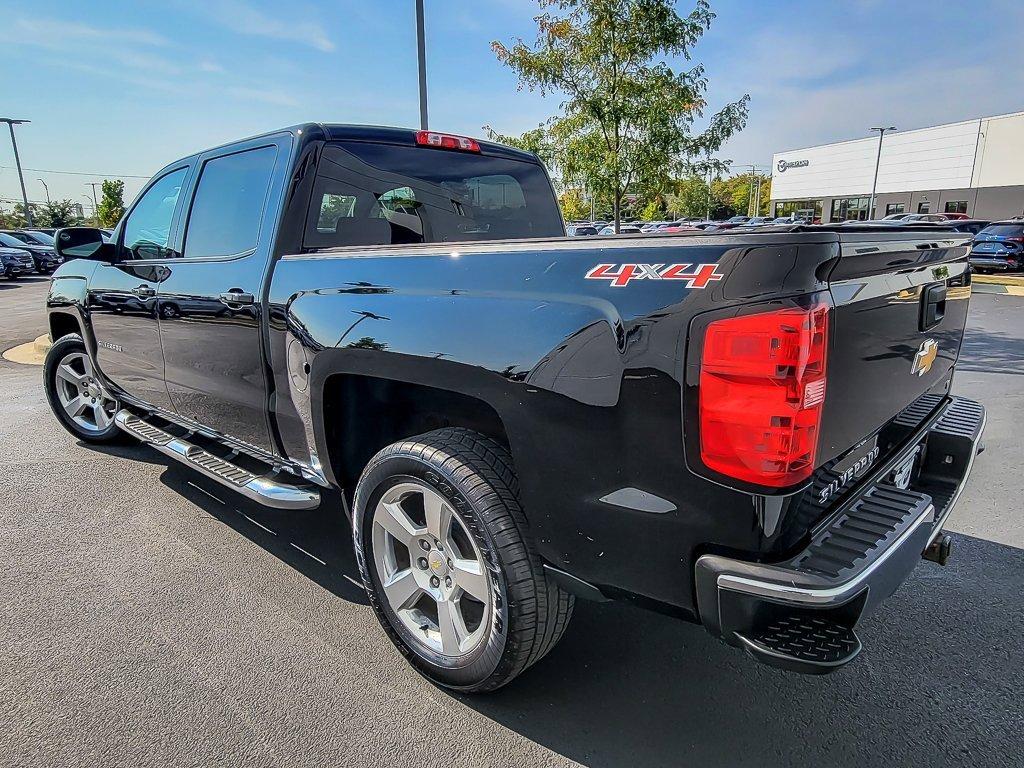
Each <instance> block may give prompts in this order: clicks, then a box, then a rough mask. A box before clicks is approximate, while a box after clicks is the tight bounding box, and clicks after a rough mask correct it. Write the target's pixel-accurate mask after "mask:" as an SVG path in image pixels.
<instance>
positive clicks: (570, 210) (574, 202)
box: [558, 189, 590, 221]
mask: <svg viewBox="0 0 1024 768" xmlns="http://www.w3.org/2000/svg"><path fill="white" fill-rule="evenodd" d="M558 204H559V205H560V206H561V208H562V218H563V219H565V220H566V221H582V220H584V219H589V218H590V203H589V202H588V201H587V200H586V199H585V198H584V197H583V193H582V192H580V190H578V189H567V190H566V191H565V192H563V193H562V194H560V195H559V196H558Z"/></svg>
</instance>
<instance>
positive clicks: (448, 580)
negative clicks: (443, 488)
mask: <svg viewBox="0 0 1024 768" xmlns="http://www.w3.org/2000/svg"><path fill="white" fill-rule="evenodd" d="M372 535H373V559H374V565H375V567H376V570H377V576H378V578H379V579H380V582H381V585H382V587H383V596H384V598H385V599H386V600H387V602H388V605H389V606H390V607H391V610H392V611H393V612H394V614H395V615H396V616H397V617H398V619H399V621H401V622H402V624H403V625H404V626H405V627H406V629H408V630H409V633H410V634H411V635H412V636H413V638H415V640H416V642H417V643H419V644H420V645H422V646H424V647H425V648H427V649H429V650H431V651H434V652H436V653H441V654H444V655H445V656H451V657H456V656H464V655H466V654H468V653H471V652H472V651H473V650H475V649H476V648H477V647H478V646H479V645H480V644H481V643H482V642H484V641H485V640H486V636H487V626H488V622H489V620H490V617H491V615H492V612H493V596H492V595H493V590H492V588H491V580H490V575H489V574H488V571H487V568H486V567H485V565H484V559H483V555H482V554H481V552H480V548H479V547H478V546H477V544H476V542H475V541H474V540H473V537H472V535H471V534H470V533H469V531H468V530H467V529H466V526H465V524H464V523H463V522H462V520H461V518H460V517H459V515H457V514H456V513H455V511H454V510H453V509H452V507H451V505H450V504H449V503H448V501H447V500H446V499H445V498H444V497H443V496H441V495H440V494H439V493H438V492H437V491H435V490H433V489H432V488H429V487H428V486H426V485H424V484H422V483H419V482H413V481H407V482H402V483H399V484H397V485H395V486H392V487H391V488H389V489H388V490H387V491H386V492H385V494H384V495H383V496H382V497H381V499H380V501H379V502H377V506H376V507H375V509H374V512H373V534H372Z"/></svg>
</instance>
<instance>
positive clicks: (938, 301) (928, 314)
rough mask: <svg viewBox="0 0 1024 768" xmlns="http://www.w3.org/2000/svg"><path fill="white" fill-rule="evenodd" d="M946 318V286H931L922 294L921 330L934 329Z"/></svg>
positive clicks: (943, 284) (936, 284)
mask: <svg viewBox="0 0 1024 768" xmlns="http://www.w3.org/2000/svg"><path fill="white" fill-rule="evenodd" d="M945 316H946V284H945V283H935V284H934V285H929V286H928V287H927V288H925V289H924V291H922V294H921V330H922V331H927V330H928V329H929V328H934V327H935V326H936V325H938V324H939V323H940V322H942V318H943V317H945Z"/></svg>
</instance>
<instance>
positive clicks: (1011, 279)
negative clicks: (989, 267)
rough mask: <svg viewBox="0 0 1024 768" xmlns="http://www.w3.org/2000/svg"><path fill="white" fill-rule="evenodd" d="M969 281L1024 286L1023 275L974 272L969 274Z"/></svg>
mask: <svg viewBox="0 0 1024 768" xmlns="http://www.w3.org/2000/svg"><path fill="white" fill-rule="evenodd" d="M971 282H972V283H984V284H987V285H1007V286H1015V287H1019V288H1024V276H1019V275H979V274H978V273H977V272H975V273H974V274H972V275H971Z"/></svg>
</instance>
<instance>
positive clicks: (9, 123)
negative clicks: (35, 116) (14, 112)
mask: <svg viewBox="0 0 1024 768" xmlns="http://www.w3.org/2000/svg"><path fill="white" fill-rule="evenodd" d="M30 122H32V121H31V120H15V119H14V118H13V117H0V123H7V127H8V129H10V131H11V146H12V147H14V164H15V165H16V166H18V181H19V182H21V199H22V202H24V203H25V220H26V221H27V222H28V225H29V227H31V226H33V224H32V210H31V209H30V208H29V207H28V194H27V193H26V192H25V177H24V176H23V175H22V173H21V158H20V157H18V141H17V139H15V138H14V126H16V125H23V124H24V123H30Z"/></svg>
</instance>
